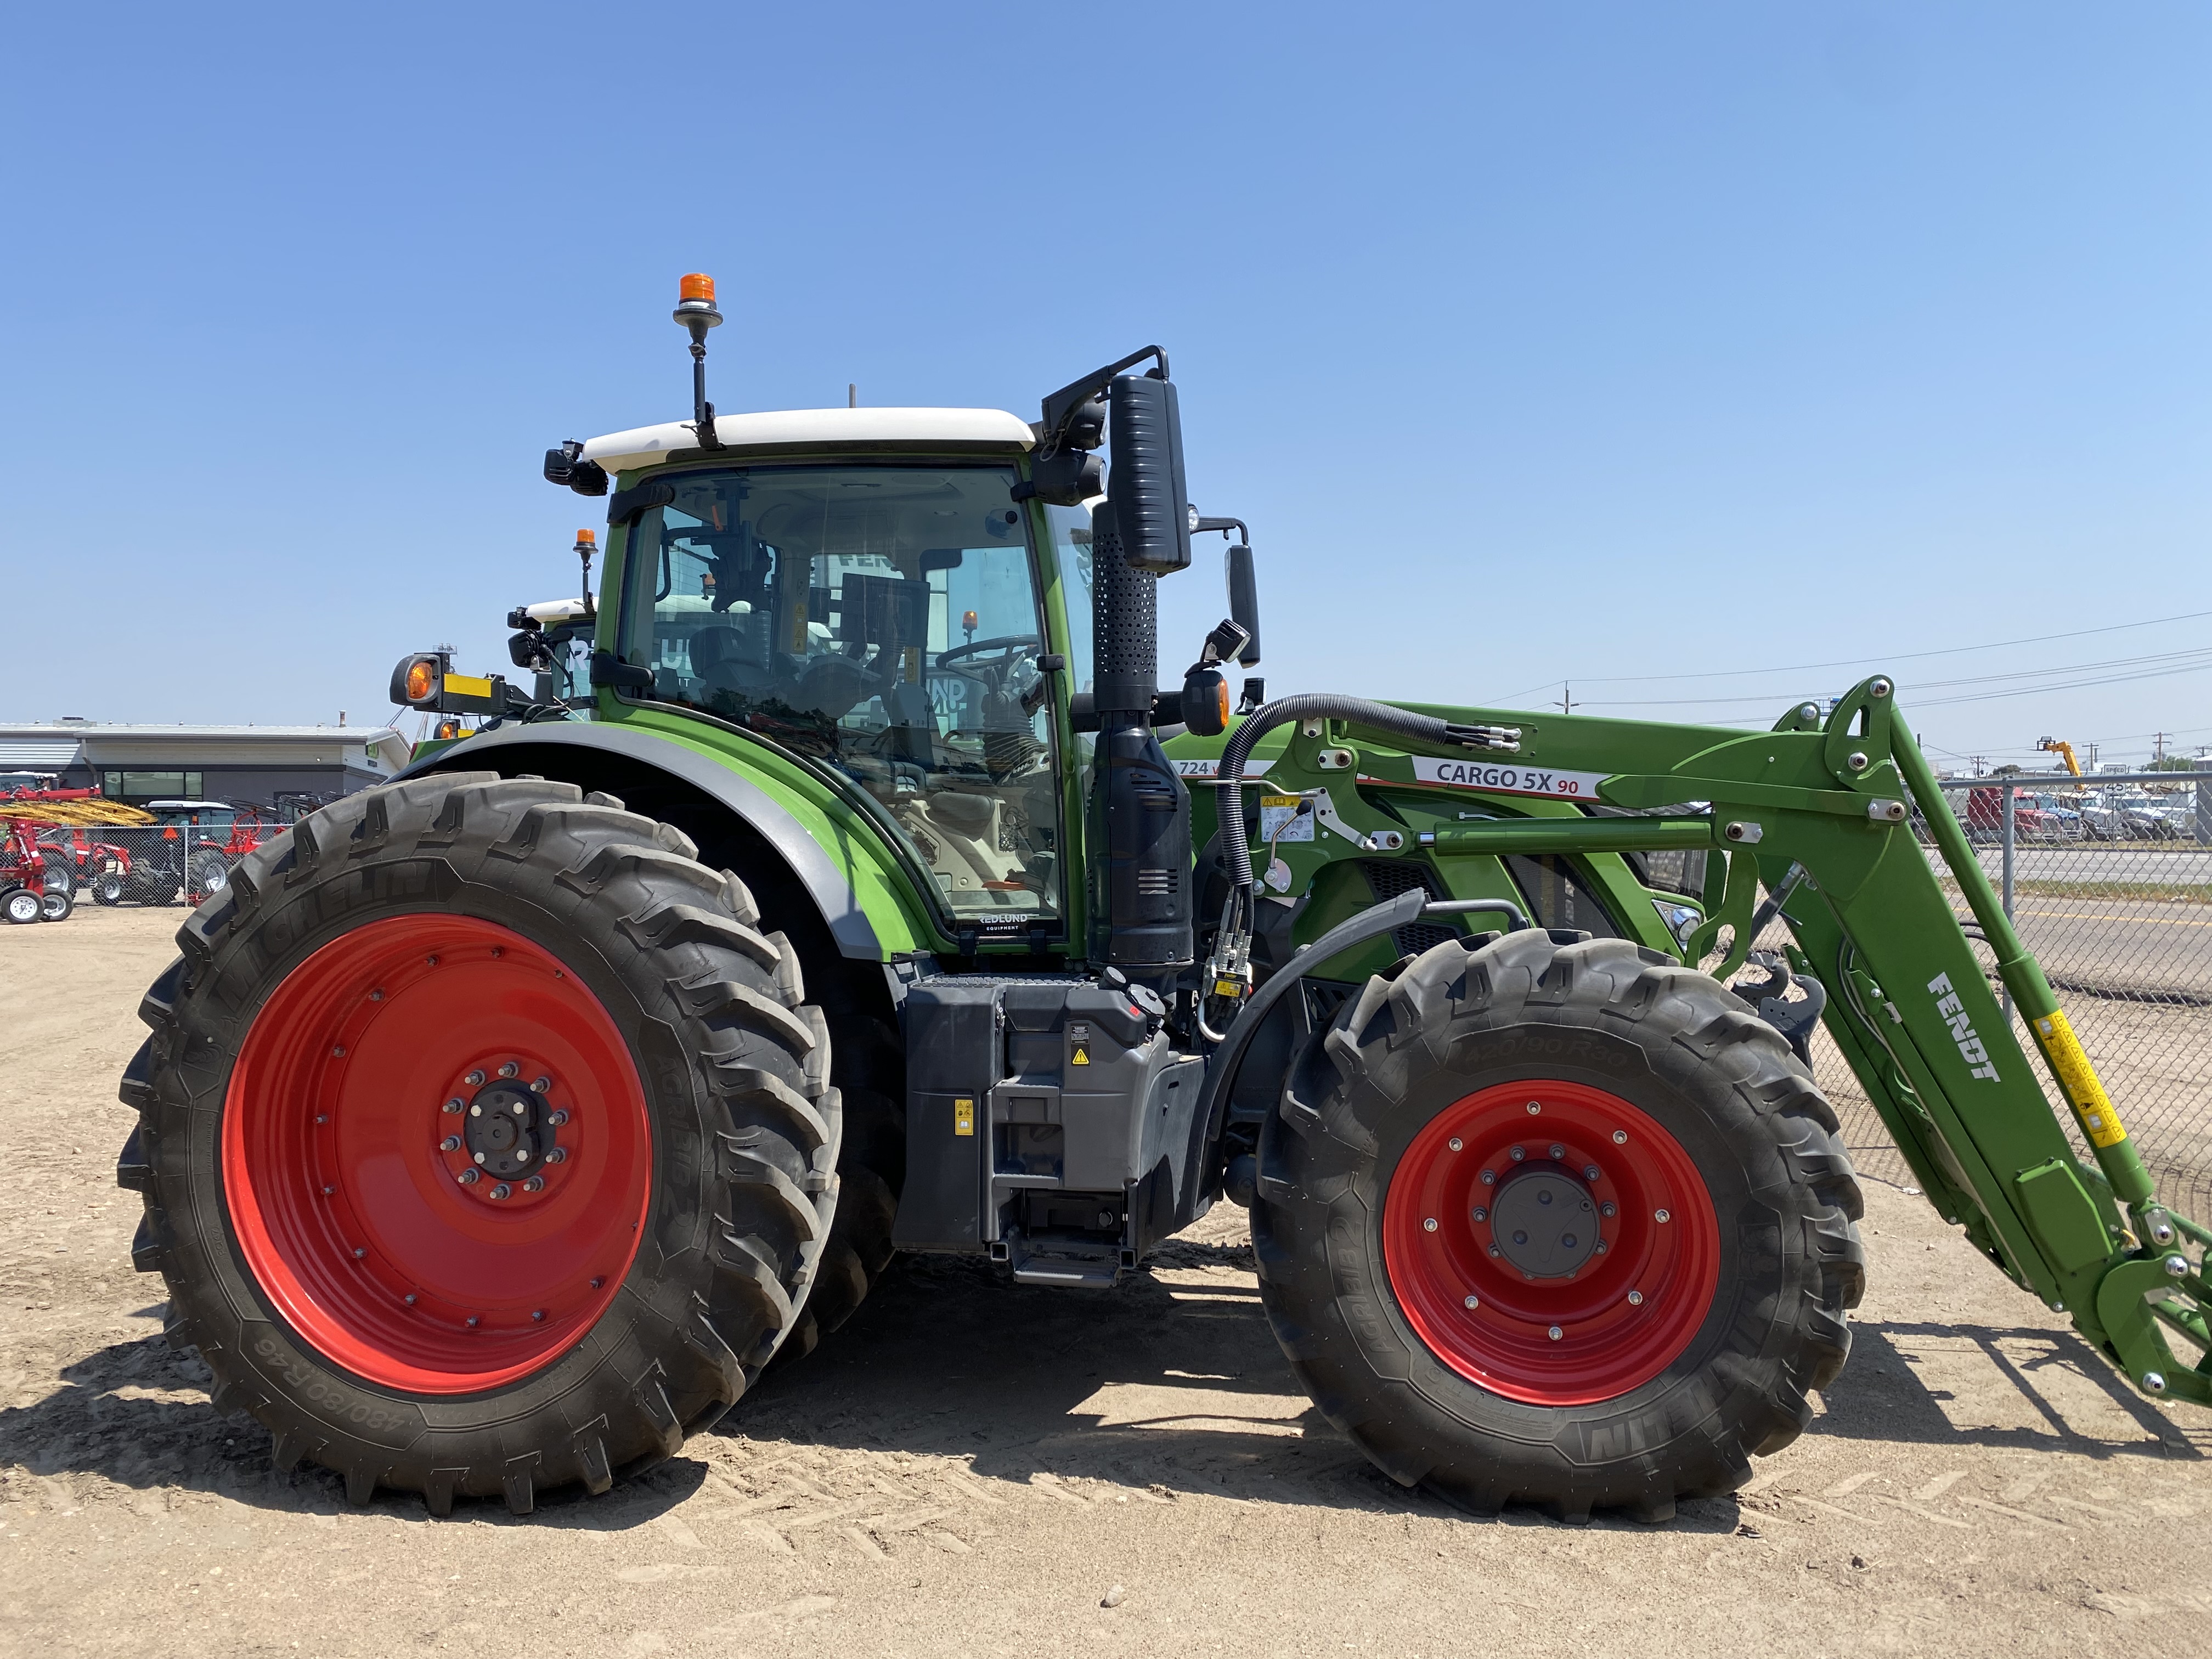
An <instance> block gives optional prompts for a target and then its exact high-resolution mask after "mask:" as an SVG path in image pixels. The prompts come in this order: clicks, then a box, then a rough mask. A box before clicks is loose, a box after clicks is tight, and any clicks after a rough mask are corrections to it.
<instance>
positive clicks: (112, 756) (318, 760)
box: [0, 720, 410, 771]
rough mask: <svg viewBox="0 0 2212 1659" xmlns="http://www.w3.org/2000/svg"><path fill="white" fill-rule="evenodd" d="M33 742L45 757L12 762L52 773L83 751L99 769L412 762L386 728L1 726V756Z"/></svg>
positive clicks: (395, 764)
mask: <svg viewBox="0 0 2212 1659" xmlns="http://www.w3.org/2000/svg"><path fill="white" fill-rule="evenodd" d="M62 745H66V749H64V747H62ZM33 746H34V747H35V748H36V749H37V750H38V751H39V753H40V757H41V758H40V760H39V761H37V762H36V763H33V762H29V761H10V762H8V764H11V765H15V766H21V767H25V768H27V769H34V770H40V771H48V770H54V769H58V766H60V765H66V764H71V763H76V761H77V760H78V759H79V758H80V754H81V758H82V762H83V763H85V764H88V765H91V766H94V767H100V766H141V767H161V768H174V767H178V766H180V765H182V764H184V763H185V762H186V760H187V759H196V760H198V761H202V762H228V763H232V764H251V763H255V762H259V763H264V764H267V765H272V766H279V765H293V766H297V765H302V764H305V765H316V764H324V765H355V766H365V767H367V768H368V769H370V770H372V771H374V770H376V769H380V768H384V769H391V770H393V771H397V770H398V769H399V768H400V767H403V766H404V765H405V764H406V763H407V757H408V755H409V752H410V745H409V744H408V742H407V740H406V739H405V738H403V737H401V736H400V735H399V733H398V732H397V731H395V730H393V729H392V727H391V726H150V725H141V724H138V723H136V722H131V721H119V722H116V723H113V724H110V723H108V722H106V721H103V720H62V721H55V722H46V723H39V724H30V723H25V724H20V725H0V756H12V755H15V753H17V752H18V751H19V750H23V751H26V752H27V751H28V750H29V749H30V748H31V747H33ZM70 751H79V752H70Z"/></svg>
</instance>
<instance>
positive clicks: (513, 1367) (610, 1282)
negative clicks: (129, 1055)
mask: <svg viewBox="0 0 2212 1659" xmlns="http://www.w3.org/2000/svg"><path fill="white" fill-rule="evenodd" d="M503 1068H511V1070H509V1071H507V1074H506V1075H502V1070H503ZM541 1080H542V1081H543V1085H544V1086H542V1087H537V1088H533V1087H532V1085H537V1084H539V1083H540V1082H541ZM456 1103H458V1105H456ZM517 1107H520V1111H517V1110H516V1108H517ZM502 1136H503V1137H504V1138H505V1139H503V1140H502V1139H501V1137H502ZM456 1142H458V1143H459V1144H458V1145H455V1144H454V1143H456ZM652 1162H653V1149H652V1136H651V1132H650V1129H649V1127H648V1125H647V1118H646V1109H645V1091H644V1089H643V1087H642V1086H641V1084H640V1082H639V1080H638V1075H637V1068H636V1066H635V1064H634V1063H633V1061H632V1060H631V1059H630V1055H629V1048H628V1046H627V1045H626V1044H625V1043H624V1042H623V1039H622V1036H621V1034H620V1033H619V1032H618V1031H617V1030H616V1029H615V1026H614V1022H613V1021H612V1020H611V1019H610V1018H608V1017H607V1012H606V1010H605V1008H604V1007H602V1006H600V1004H599V999H598V998H597V997H596V996H594V995H592V993H591V992H590V991H589V990H588V989H586V987H584V986H583V985H582V984H581V983H580V981H578V980H577V979H576V977H575V975H574V974H572V973H570V972H569V971H568V969H567V968H566V967H565V966H563V964H562V963H561V962H560V961H559V960H558V959H557V958H556V957H553V956H552V955H551V954H550V953H549V952H548V951H544V950H543V949H542V948H540V947H539V946H538V945H533V944H532V943H531V942H530V941H529V940H528V939H525V938H523V937H522V936H521V935H520V933H513V932H511V931H510V930H508V929H507V928H505V927H496V926H494V925H493V924H491V923H489V922H485V921H474V920H472V919H470V918H467V917H456V916H441V915H416V916H396V917H392V918H389V919H387V920H385V921H374V922H370V923H368V924H367V925H366V926H364V927H357V928H356V929H355V930H354V931H353V932H351V933H348V934H346V935H345V936H344V937H343V939H337V940H335V941H333V942H332V943H331V944H329V945H325V946H324V947H323V948H322V949H321V950H319V951H316V952H315V953H314V955H313V956H311V957H308V958H307V961H305V962H304V963H301V964H300V966H298V967H297V968H295V969H293V970H292V972H291V973H290V974H289V975H286V976H285V978H284V980H283V983H282V984H280V985H278V986H277V987H276V991H275V992H274V993H273V994H271V995H270V998H269V1000H268V1002H267V1003H266V1005H265V1006H264V1007H263V1008H262V1010H261V1012H260V1013H259V1014H258V1016H257V1017H256V1018H255V1019H254V1021H253V1024H252V1029H251V1030H249V1031H248V1032H247V1034H246V1043H245V1046H244V1048H242V1049H241V1051H240V1054H239V1057H238V1064H237V1066H236V1068H235V1069H234V1071H233V1073H232V1074H231V1080H230V1090H229V1092H228V1095H227V1097H225V1100H224V1105H223V1125H222V1178H223V1191H224V1196H225V1200H226V1201H227V1203H228V1208H229V1212H230V1220H231V1225H232V1228H233V1230H234V1232H235V1234H236V1236H237V1238H238V1242H239V1246H240V1249H241V1251H242V1252H243V1253H244V1255H245V1257H246V1264H247V1266H248V1267H250V1268H251V1269H252V1273H253V1276H254V1278H255V1279H256V1280H257V1281H258V1283H259V1285H260V1286H261V1289H262V1291H263V1292H264V1294H265V1295H267V1296H268V1297H269V1299H270V1301H271V1302H272V1303H273V1304H275V1305H276V1309H277V1310H278V1311H279V1312H280V1313H281V1314H282V1315H283V1316H284V1318H285V1319H286V1321H287V1322H289V1323H290V1325H291V1327H292V1328H293V1329H294V1330H295V1331H296V1332H298V1333H299V1334H300V1335H301V1337H302V1338H303V1339H304V1340H306V1341H307V1343H309V1344H310V1345H311V1346H313V1347H314V1348H315V1349H317V1350H318V1351H319V1352H321V1353H322V1354H323V1355H324V1356H325V1357H326V1358H329V1359H331V1361H333V1362H334V1363H336V1364H339V1365H341V1366H343V1367H344V1368H345V1369H346V1370H349V1371H351V1372H353V1373H354V1374H356V1376H362V1377H364V1378H366V1379H367V1380H368V1381H369V1382H372V1383H381V1384H384V1385H385V1386H386V1387H389V1388H393V1389H404V1390H405V1391H407V1392H409V1393H413V1394H466V1393H471V1392H473V1391H476V1390H478V1389H493V1388H498V1387H501V1386H502V1385H504V1384H506V1383H512V1382H513V1381H515V1380H516V1379H517V1378H519V1377H522V1376H527V1375H528V1374H529V1373H530V1372H532V1371H533V1370H537V1369H538V1367H540V1366H542V1365H544V1364H546V1363H547V1362H549V1361H550V1360H551V1359H553V1358H556V1356H558V1355H560V1354H562V1353H563V1352H566V1351H567V1350H568V1349H569V1348H571V1347H573V1346H575V1344H576V1343H577V1342H578V1341H580V1340H581V1339H582V1338H583V1335H584V1334H585V1333H586V1331H588V1330H590V1329H591V1328H592V1325H593V1324H594V1323H596V1322H598V1320H599V1316H600V1315H601V1314H602V1313H604V1312H605V1310H606V1308H607V1305H608V1304H610V1303H611V1302H612V1301H613V1299H614V1297H615V1296H616V1293H617V1291H618V1290H619V1289H620V1287H621V1285H622V1281H623V1274H624V1273H627V1272H628V1271H629V1264H630V1261H631V1258H632V1257H633V1256H635V1255H636V1253H637V1245H638V1238H639V1235H640V1233H641V1230H642V1227H643V1225H644V1221H645V1211H646V1201H647V1196H648V1192H649V1188H650V1185H651V1176H652ZM503 1171H504V1172H507V1173H505V1174H502V1173H501V1172H503ZM533 1179H534V1180H535V1181H537V1182H538V1183H539V1184H538V1185H537V1186H535V1187H532V1186H531V1185H530V1183H531V1182H532V1180H533Z"/></svg>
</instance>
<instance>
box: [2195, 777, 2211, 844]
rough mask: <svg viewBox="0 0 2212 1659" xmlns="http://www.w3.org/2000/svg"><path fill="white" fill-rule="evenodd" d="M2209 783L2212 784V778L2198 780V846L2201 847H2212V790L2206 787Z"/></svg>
mask: <svg viewBox="0 0 2212 1659" xmlns="http://www.w3.org/2000/svg"><path fill="white" fill-rule="evenodd" d="M2208 783H2212V778H2199V779H2197V845H2198V846H2199V847H2212V789H2207V788H2206V787H2204V786H2205V785H2206V784H2208Z"/></svg>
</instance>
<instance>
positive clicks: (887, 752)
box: [623, 466, 1062, 922]
mask: <svg viewBox="0 0 2212 1659" xmlns="http://www.w3.org/2000/svg"><path fill="white" fill-rule="evenodd" d="M668 482H669V483H670V484H671V487H672V488H673V489H674V490H675V492H676V494H675V499H674V500H673V501H670V502H669V503H667V504H666V505H665V506H663V507H653V508H651V509H649V510H648V511H647V512H645V513H642V514H641V515H640V516H639V518H638V520H637V521H636V524H635V527H634V528H633V530H632V531H631V533H630V538H629V556H628V561H627V563H628V574H627V576H626V578H625V582H624V586H625V588H626V590H627V592H626V598H625V603H624V609H623V617H624V623H623V647H624V649H623V655H624V656H625V657H626V658H627V659H629V661H630V662H632V663H637V664H642V665H646V666H647V667H649V668H650V669H651V670H652V671H653V690H652V691H651V693H649V694H648V695H650V696H652V697H653V699H654V700H656V701H658V702H672V703H680V704H684V705H685V706H688V707H690V708H699V709H702V710H705V711H706V712H708V713H710V714H716V715H719V716H720V717H721V718H723V719H725V720H730V721H732V722H733V723H735V724H738V725H741V726H744V727H746V728H747V729H748V730H750V731H753V732H758V733H759V734H760V735H761V736H763V738H769V739H770V740H771V741H773V742H775V743H776V744H779V745H781V747H783V748H785V749H787V750H791V751H793V753H796V754H799V755H803V756H805V757H809V758H811V759H812V760H814V761H815V762H817V763H820V764H822V765H824V766H826V767H829V768H831V769H835V770H836V771H837V772H839V773H841V774H842V775H844V776H845V777H846V778H848V779H849V780H850V781H852V782H853V783H854V784H855V785H857V786H858V787H859V789H860V791H861V792H862V793H865V795H866V797H867V798H868V799H871V800H872V801H874V802H875V803H876V804H877V805H878V808H879V809H880V812H879V816H880V817H883V818H884V820H886V821H887V822H888V823H889V824H890V827H891V828H892V829H893V830H894V832H895V833H896V834H897V835H898V836H900V837H901V838H902V840H904V841H905V842H906V843H907V844H908V847H909V848H911V849H912V850H913V853H914V854H915V858H916V859H917V860H918V861H919V862H920V863H921V865H923V866H925V867H927V869H928V870H929V872H930V873H931V874H932V876H933V878H934V879H935V882H936V884H937V887H938V890H939V896H940V897H941V898H942V899H943V901H944V902H945V906H946V908H949V909H950V910H951V911H952V912H953V913H954V915H955V917H956V918H967V919H972V920H987V921H989V922H1003V921H1014V922H1020V921H1029V920H1038V919H1047V918H1051V917H1054V916H1057V915H1059V914H1060V890H1061V881H1062V872H1061V871H1060V855H1061V847H1060V834H1059V817H1060V815H1059V798H1058V794H1057V791H1056V787H1055V785H1054V777H1055V775H1056V774H1055V770H1054V765H1053V763H1052V752H1051V743H1052V735H1051V728H1050V726H1049V724H1048V721H1047V720H1046V707H1045V703H1044V700H1043V696H1042V690H1043V686H1042V680H1041V676H1040V673H1039V671H1038V667H1037V659H1038V657H1039V656H1040V655H1041V654H1042V652H1043V650H1044V644H1043V637H1042V636H1043V624H1042V610H1041V608H1040V606H1039V605H1038V593H1037V584H1036V576H1035V574H1034V571H1033V568H1032V566H1031V562H1030V547H1029V538H1028V535H1027V533H1026V530H1025V527H1024V525H1025V521H1024V515H1023V514H1022V513H1021V512H1020V511H1019V510H1018V509H1017V508H1016V507H1013V506H1012V505H1011V502H1010V498H1009V495H1008V493H1007V492H1008V490H1009V489H1010V487H1011V486H1012V484H1013V483H1014V482H1015V474H1014V473H1013V471H1012V470H1011V469H1006V468H999V467H985V466H970V467H913V466H847V467H823V466H805V467H770V466H762V467H750V468H744V469H721V470H716V471H699V472H686V473H681V474H678V475H676V476H674V477H671V478H670V479H669V480H668Z"/></svg>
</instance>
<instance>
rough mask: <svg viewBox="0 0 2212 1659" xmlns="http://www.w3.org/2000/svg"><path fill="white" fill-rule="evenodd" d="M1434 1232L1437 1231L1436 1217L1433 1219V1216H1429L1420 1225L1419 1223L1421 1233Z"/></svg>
mask: <svg viewBox="0 0 2212 1659" xmlns="http://www.w3.org/2000/svg"><path fill="white" fill-rule="evenodd" d="M1436 1230H1437V1218H1436V1217H1434V1216H1430V1217H1428V1218H1425V1220H1423V1221H1422V1223H1421V1231H1423V1232H1425V1233H1432V1232H1434V1231H1436Z"/></svg>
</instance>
